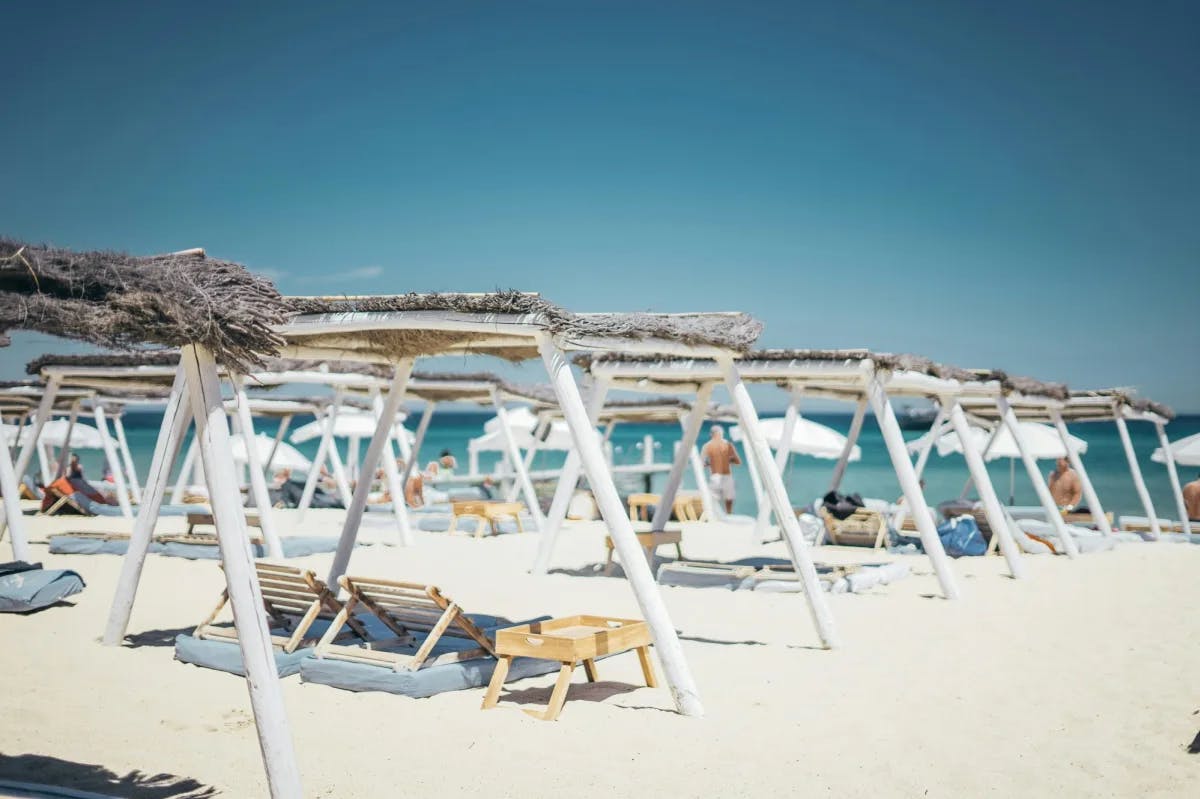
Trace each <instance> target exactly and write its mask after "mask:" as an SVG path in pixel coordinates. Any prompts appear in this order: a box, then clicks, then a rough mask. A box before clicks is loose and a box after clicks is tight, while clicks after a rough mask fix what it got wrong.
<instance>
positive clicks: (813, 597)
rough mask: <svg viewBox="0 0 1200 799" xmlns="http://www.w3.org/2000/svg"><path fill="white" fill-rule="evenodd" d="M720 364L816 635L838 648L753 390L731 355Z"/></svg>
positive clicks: (750, 459) (748, 456)
mask: <svg viewBox="0 0 1200 799" xmlns="http://www.w3.org/2000/svg"><path fill="white" fill-rule="evenodd" d="M717 366H718V367H720V369H721V374H722V375H723V376H724V378H725V386H726V388H727V389H728V391H729V397H730V399H731V400H732V401H733V407H734V409H735V410H736V411H737V416H738V424H739V425H741V428H742V434H743V435H742V443H743V444H744V445H745V450H746V462H747V463H757V465H758V470H759V473H760V474H761V475H762V479H763V484H764V486H765V487H766V493H767V498H768V500H769V501H770V503H771V505H772V506H773V507H774V510H775V517H776V518H777V519H779V526H780V530H781V532H782V533H783V540H784V542H785V543H786V544H787V548H788V551H789V552H790V554H791V557H792V563H793V564H794V565H795V569H796V575H797V576H798V577H799V578H800V584H801V585H802V586H804V596H805V599H806V600H807V602H808V610H809V613H810V614H811V615H812V620H813V624H814V626H815V627H816V628H817V634H818V635H819V636H820V638H821V643H822V644H824V646H825V647H826V648H827V649H833V648H836V647H838V646H840V645H841V641H840V640H839V638H838V634H837V629H836V627H835V625H834V621H833V614H832V613H830V611H829V604H828V602H827V600H826V597H825V590H824V589H823V588H822V587H821V582H820V580H819V579H818V578H817V568H816V565H815V564H814V563H813V560H812V554H811V553H810V551H809V548H808V544H807V543H806V542H805V540H804V535H803V533H801V531H800V522H799V521H798V520H797V519H796V514H795V513H794V512H793V511H792V503H791V500H790V499H789V498H788V495H787V489H786V488H785V487H784V485H783V476H782V475H781V474H780V473H779V470H778V469H776V468H775V462H774V461H773V460H772V459H771V450H770V448H769V447H768V446H767V439H766V437H765V436H764V435H763V432H762V427H761V425H760V424H759V421H758V411H756V410H755V408H754V403H753V402H752V401H751V399H750V392H749V391H747V390H746V385H745V384H744V383H743V382H742V378H741V375H739V374H738V370H737V366H736V365H735V364H734V362H733V358H732V357H729V356H725V357H722V358H718V359H717Z"/></svg>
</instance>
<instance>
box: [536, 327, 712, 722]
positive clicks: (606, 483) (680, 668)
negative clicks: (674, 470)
mask: <svg viewBox="0 0 1200 799" xmlns="http://www.w3.org/2000/svg"><path fill="white" fill-rule="evenodd" d="M538 350H539V351H540V352H541V355H542V361H543V362H544V363H545V364H546V371H547V372H549V374H550V382H551V383H552V384H553V386H554V392H555V394H556V395H557V396H558V403H559V405H560V406H561V407H562V411H563V416H564V417H565V418H566V421H567V426H568V427H569V428H570V430H571V438H572V440H573V441H574V442H575V449H576V450H578V452H579V458H580V462H581V463H582V464H583V470H584V472H585V473H586V474H587V478H588V482H589V483H590V484H591V486H592V492H593V493H594V494H595V496H596V503H597V505H599V507H600V513H601V515H602V516H603V517H604V521H605V523H606V524H607V525H608V529H609V535H610V536H611V537H612V540H613V544H614V545H615V547H616V550H617V554H618V555H619V556H620V558H621V564H622V566H623V567H624V569H625V575H626V578H627V579H628V580H629V584H630V586H631V587H632V588H633V593H634V596H635V597H636V598H637V602H638V606H639V607H640V608H641V612H642V616H643V617H644V618H645V619H646V624H647V626H649V628H650V632H651V635H652V636H653V637H654V643H655V651H657V653H658V657H659V660H661V661H662V665H663V671H664V672H665V674H666V677H667V684H668V685H669V686H670V688H671V693H672V695H673V696H674V698H675V706H676V707H677V708H678V709H679V712H680V713H682V714H683V715H685V716H702V715H703V714H704V706H703V705H702V704H701V702H700V694H699V691H697V689H696V683H695V681H694V680H693V679H692V673H691V669H690V668H689V666H688V663H687V660H686V658H685V657H684V654H683V647H682V646H681V645H680V643H679V636H678V634H677V633H676V632H675V625H674V624H673V623H672V622H671V617H670V615H668V613H667V608H666V605H665V604H664V603H663V600H662V596H661V595H660V594H659V592H658V586H657V585H656V584H655V582H654V575H653V574H651V573H650V567H649V566H648V565H646V561H645V558H644V556H643V553H642V548H641V547H640V546H639V545H638V540H637V536H636V535H635V534H634V532H633V524H632V523H631V522H630V521H629V517H628V516H627V515H626V511H625V508H624V507H623V506H622V504H621V497H620V496H618V494H617V487H616V486H615V485H614V484H613V480H612V474H611V473H610V472H609V471H608V467H607V466H606V464H605V463H604V452H603V450H602V449H601V447H600V436H599V435H598V434H597V433H596V428H595V425H594V422H593V419H592V418H590V417H589V415H588V411H587V409H586V408H585V407H584V404H583V398H582V397H581V396H580V394H579V387H578V386H577V385H576V384H575V377H574V375H573V374H572V373H571V367H570V365H569V364H568V363H567V359H566V357H565V356H564V355H563V353H562V352H561V351H560V350H559V349H558V348H557V347H555V346H554V344H553V343H552V342H551V341H550V338H549V336H546V335H541V336H539V337H538Z"/></svg>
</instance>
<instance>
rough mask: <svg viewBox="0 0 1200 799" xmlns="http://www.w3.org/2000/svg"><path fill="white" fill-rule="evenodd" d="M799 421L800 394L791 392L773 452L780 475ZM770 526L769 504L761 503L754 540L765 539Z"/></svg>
mask: <svg viewBox="0 0 1200 799" xmlns="http://www.w3.org/2000/svg"><path fill="white" fill-rule="evenodd" d="M799 419H800V392H799V391H793V392H792V396H791V399H790V400H789V401H788V406H787V410H786V411H784V414H783V431H782V438H781V439H780V440H779V448H778V449H776V450H775V468H776V469H777V470H778V471H779V473H780V474H781V475H782V474H783V473H784V471H785V470H786V469H787V462H788V458H789V457H791V454H792V435H793V434H794V433H795V431H796V423H797V422H798V421H799ZM770 524H771V504H770V503H769V502H764V503H762V504H761V505H760V506H759V508H758V516H757V517H755V520H754V538H755V540H757V541H762V540H763V539H764V538H766V532H767V527H769V526H770Z"/></svg>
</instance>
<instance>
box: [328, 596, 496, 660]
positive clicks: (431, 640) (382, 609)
mask: <svg viewBox="0 0 1200 799" xmlns="http://www.w3.org/2000/svg"><path fill="white" fill-rule="evenodd" d="M338 583H339V584H340V585H341V586H342V588H344V589H346V592H347V593H348V594H349V598H348V599H347V600H346V604H345V605H344V606H343V607H342V610H341V612H340V613H338V615H337V617H336V618H335V619H334V621H333V624H332V625H331V626H330V628H329V631H327V632H326V634H325V635H324V636H323V637H322V638H321V640H320V642H319V643H318V644H317V648H316V651H315V652H314V653H313V654H314V655H315V656H316V657H317V658H321V659H331V660H345V661H349V662H352V663H367V664H371V665H376V666H389V667H391V668H392V669H393V670H394V671H417V670H419V669H422V668H428V667H430V666H434V665H441V664H444V663H456V662H458V661H462V660H474V659H476V658H482V657H488V656H491V657H495V656H496V648H495V645H494V644H493V642H492V641H491V639H489V638H488V637H487V635H485V634H484V632H483V631H482V630H480V629H479V627H477V626H476V625H475V623H474V622H473V621H471V619H469V618H468V617H467V615H466V614H465V613H463V610H462V608H461V607H459V605H458V604H457V603H455V602H452V601H451V600H449V599H447V598H446V597H445V596H443V595H442V592H441V591H440V590H438V588H437V586H433V585H424V584H422V583H404V582H396V581H394V580H375V579H371V578H368V577H348V576H344V577H342V578H341V579H340V580H338ZM359 605H361V606H362V607H364V608H366V609H367V610H368V611H370V612H371V613H372V614H374V616H375V618H377V619H379V621H380V622H382V623H383V625H384V626H385V627H387V628H388V630H390V631H391V632H393V633H395V635H396V637H395V638H386V639H379V638H375V639H372V638H370V637H369V636H368V637H364V640H365V641H366V643H365V644H363V645H362V646H351V645H346V644H337V643H334V636H335V634H336V631H337V628H338V626H339V625H340V624H341V623H343V622H345V621H347V620H349V619H351V618H353V613H354V610H355V608H357V607H358V606H359ZM414 633H424V634H425V639H424V640H423V641H421V643H420V645H419V646H418V647H417V649H416V652H404V651H394V649H392V650H391V651H389V648H395V647H408V648H410V649H411V648H412V645H413V644H414V642H415V640H414V638H413V634H414ZM443 636H447V637H450V638H455V639H459V640H460V641H462V640H467V641H473V642H474V643H476V644H478V645H479V646H478V647H471V648H468V649H460V650H456V651H452V652H446V653H444V654H442V655H439V656H437V657H431V655H432V653H433V649H434V647H436V646H437V644H438V642H439V641H440V640H441V639H442V637H443Z"/></svg>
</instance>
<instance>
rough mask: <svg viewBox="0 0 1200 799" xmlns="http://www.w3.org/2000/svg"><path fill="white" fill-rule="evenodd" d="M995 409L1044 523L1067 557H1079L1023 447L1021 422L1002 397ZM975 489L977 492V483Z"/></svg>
mask: <svg viewBox="0 0 1200 799" xmlns="http://www.w3.org/2000/svg"><path fill="white" fill-rule="evenodd" d="M996 407H997V408H999V409H1000V418H1001V420H1002V421H1003V422H1004V426H1005V427H1006V428H1007V429H1008V434H1009V435H1010V436H1012V437H1013V441H1014V442H1015V443H1016V445H1017V452H1019V453H1020V454H1021V463H1023V464H1024V465H1025V472H1026V473H1027V474H1028V475H1029V481H1030V482H1031V483H1033V490H1034V492H1035V493H1036V494H1037V497H1038V501H1039V502H1041V504H1042V509H1043V510H1044V511H1045V512H1046V521H1048V522H1049V523H1050V525H1051V526H1052V527H1053V528H1054V532H1055V533H1057V534H1058V537H1059V538H1060V539H1062V543H1063V549H1065V550H1066V552H1067V556H1068V557H1071V558H1076V557H1079V545H1078V544H1076V543H1075V536H1073V535H1071V533H1070V531H1069V530H1067V525H1066V523H1065V522H1064V521H1063V517H1062V513H1061V512H1060V511H1059V510H1058V505H1056V504H1054V497H1053V496H1052V495H1051V494H1050V487H1049V486H1047V485H1046V478H1045V476H1043V475H1042V472H1041V470H1040V469H1039V468H1038V465H1037V460H1035V459H1034V457H1033V455H1032V454H1031V453H1030V452H1029V447H1027V446H1026V445H1025V436H1024V435H1023V434H1022V433H1021V422H1020V421H1019V420H1018V419H1017V414H1016V412H1015V411H1013V409H1012V406H1011V405H1009V404H1008V400H1007V399H1006V398H1005V397H1004V396H998V397H996ZM975 488H976V490H979V484H978V483H976V485H975Z"/></svg>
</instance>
